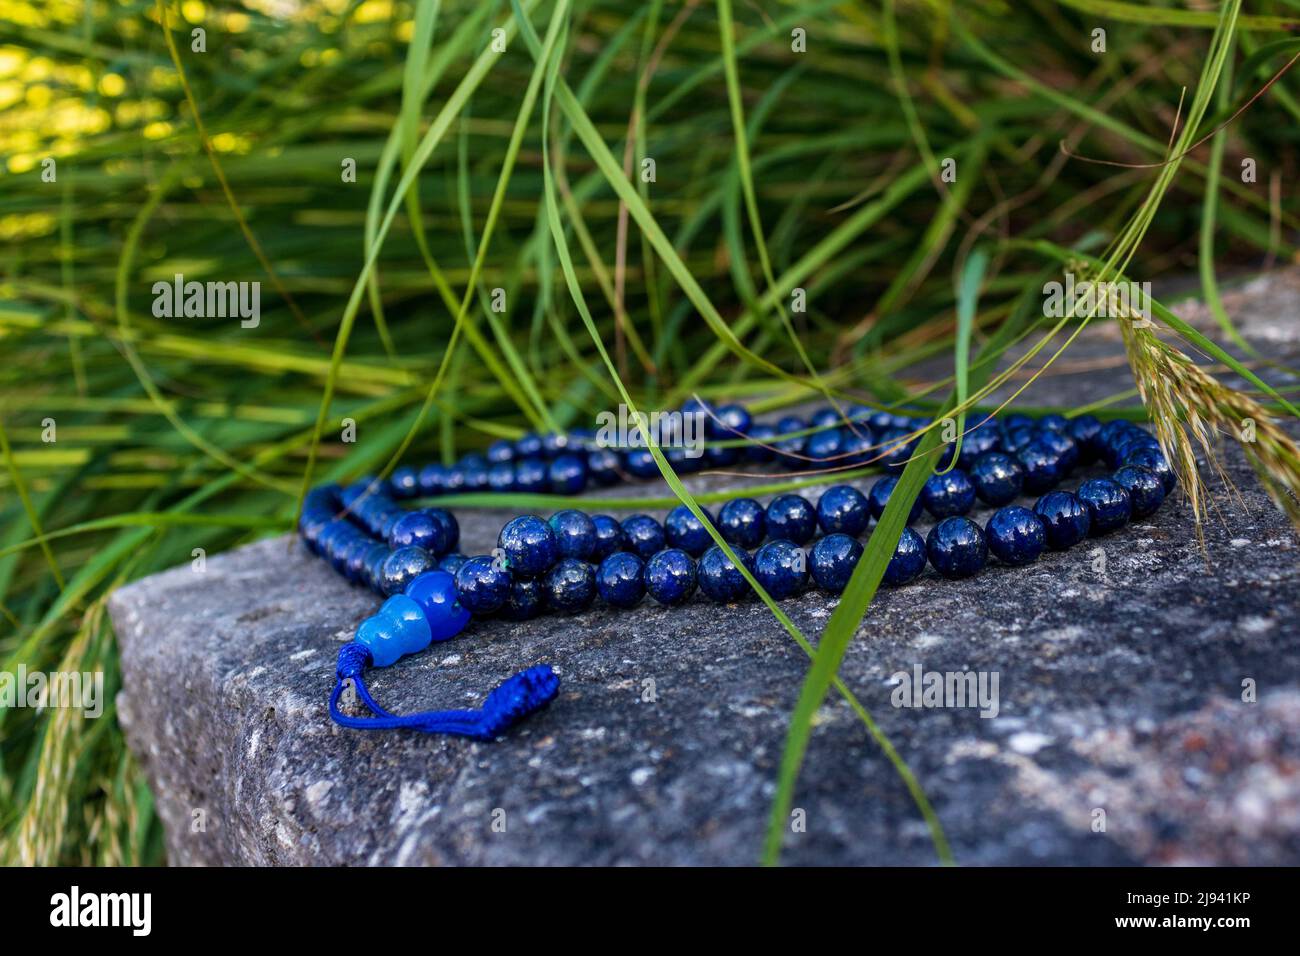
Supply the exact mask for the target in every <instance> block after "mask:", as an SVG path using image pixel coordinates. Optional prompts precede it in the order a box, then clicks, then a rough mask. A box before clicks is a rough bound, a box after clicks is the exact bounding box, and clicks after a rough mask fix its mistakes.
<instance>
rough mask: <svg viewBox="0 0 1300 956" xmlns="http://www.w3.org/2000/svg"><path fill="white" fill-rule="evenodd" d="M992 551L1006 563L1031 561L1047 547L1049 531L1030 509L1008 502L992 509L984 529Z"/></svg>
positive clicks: (1027, 562) (1026, 562)
mask: <svg viewBox="0 0 1300 956" xmlns="http://www.w3.org/2000/svg"><path fill="white" fill-rule="evenodd" d="M984 534H985V536H986V537H987V538H988V542H989V550H990V551H992V552H993V555H994V556H995V557H996V558H997V559H998V560H999V561H1001V562H1002V563H1003V564H1029V563H1030V562H1031V561H1035V560H1037V559H1038V556H1039V555H1040V554H1042V553H1043V548H1045V547H1047V532H1046V531H1045V530H1044V528H1043V523H1042V522H1041V521H1039V520H1038V516H1037V515H1036V514H1034V513H1033V512H1032V511H1030V510H1029V509H1028V508H1022V507H1020V506H1019V505H1008V506H1007V507H1005V508H999V509H998V510H997V511H995V512H993V517H992V518H990V519H989V523H988V525H987V526H985V528H984Z"/></svg>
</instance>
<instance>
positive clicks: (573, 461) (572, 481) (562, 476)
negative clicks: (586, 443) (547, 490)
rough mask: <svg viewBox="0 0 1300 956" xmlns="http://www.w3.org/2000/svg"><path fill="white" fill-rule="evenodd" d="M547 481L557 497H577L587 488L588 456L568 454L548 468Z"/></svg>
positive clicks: (553, 461)
mask: <svg viewBox="0 0 1300 956" xmlns="http://www.w3.org/2000/svg"><path fill="white" fill-rule="evenodd" d="M546 480H547V481H548V482H549V483H550V486H551V493H552V494H555V495H576V494H579V493H581V491H582V490H583V489H584V488H586V487H587V456H586V454H585V453H584V454H574V453H571V452H570V453H566V454H563V455H560V456H558V457H557V458H555V459H553V460H552V461H551V463H550V464H549V465H547V467H546Z"/></svg>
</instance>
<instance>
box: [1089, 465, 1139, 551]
mask: <svg viewBox="0 0 1300 956" xmlns="http://www.w3.org/2000/svg"><path fill="white" fill-rule="evenodd" d="M1075 494H1076V495H1078V498H1079V500H1080V501H1082V502H1083V503H1084V504H1085V505H1086V506H1087V508H1088V534H1089V535H1091V536H1092V537H1094V538H1095V537H1097V536H1098V535H1103V534H1108V533H1110V532H1111V531H1114V530H1116V529H1117V528H1122V527H1124V525H1126V524H1128V520H1129V518H1130V517H1131V516H1132V512H1133V505H1132V502H1131V501H1130V500H1129V496H1128V492H1127V491H1125V490H1124V486H1123V485H1121V484H1120V483H1119V482H1117V481H1115V480H1114V479H1113V478H1092V479H1090V480H1088V481H1085V482H1084V483H1083V484H1081V485H1080V486H1079V490H1078V491H1077V492H1075Z"/></svg>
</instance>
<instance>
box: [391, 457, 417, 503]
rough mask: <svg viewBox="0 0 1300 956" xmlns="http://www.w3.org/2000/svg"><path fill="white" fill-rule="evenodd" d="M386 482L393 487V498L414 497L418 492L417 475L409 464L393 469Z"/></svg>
mask: <svg viewBox="0 0 1300 956" xmlns="http://www.w3.org/2000/svg"><path fill="white" fill-rule="evenodd" d="M388 484H389V485H390V486H391V487H392V489H393V497H394V498H414V497H416V496H417V495H418V494H419V493H420V480H419V476H418V475H417V474H416V471H415V469H414V468H412V467H411V466H410V465H403V466H402V467H401V468H397V469H395V470H394V471H393V476H392V477H391V478H390V479H389V480H388Z"/></svg>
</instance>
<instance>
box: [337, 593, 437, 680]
mask: <svg viewBox="0 0 1300 956" xmlns="http://www.w3.org/2000/svg"><path fill="white" fill-rule="evenodd" d="M431 636H432V635H431V632H430V630H429V622H428V621H427V620H426V619H425V617H424V610H423V609H422V608H421V607H420V605H419V604H417V603H416V602H415V601H414V600H413V599H411V598H409V597H407V596H406V595H405V594H394V595H393V596H392V597H390V598H389V599H388V600H387V601H385V602H384V603H383V606H382V607H380V608H379V613H378V614H376V615H375V616H374V617H368V618H366V619H365V620H364V621H362V622H361V626H360V627H358V628H357V635H356V642H357V643H358V644H361V645H363V646H364V647H365V648H366V649H367V650H369V651H370V657H371V660H372V661H373V662H374V665H375V666H376V667H387V666H388V665H389V664H392V663H395V662H396V661H397V659H398V658H400V657H402V656H403V655H405V654H415V653H416V652H418V651H422V650H424V649H425V648H426V647H428V646H429V641H430V639H431Z"/></svg>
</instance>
